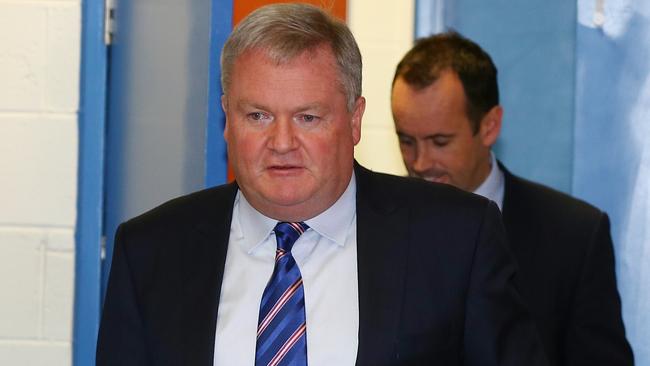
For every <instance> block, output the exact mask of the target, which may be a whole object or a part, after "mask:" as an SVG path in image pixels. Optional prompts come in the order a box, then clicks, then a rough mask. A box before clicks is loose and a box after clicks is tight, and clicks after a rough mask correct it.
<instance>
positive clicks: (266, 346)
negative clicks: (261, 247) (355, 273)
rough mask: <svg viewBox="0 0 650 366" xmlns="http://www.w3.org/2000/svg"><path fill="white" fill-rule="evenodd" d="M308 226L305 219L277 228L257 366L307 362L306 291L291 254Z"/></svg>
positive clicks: (260, 322) (259, 329)
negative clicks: (294, 245) (273, 263)
mask: <svg viewBox="0 0 650 366" xmlns="http://www.w3.org/2000/svg"><path fill="white" fill-rule="evenodd" d="M307 229H309V226H307V224H305V223H303V222H298V223H295V222H280V223H278V224H277V225H276V226H275V228H274V229H273V231H274V232H275V237H276V240H277V244H278V247H277V250H276V252H275V267H274V268H273V274H272V275H271V279H270V280H269V283H268V284H267V285H266V288H265V289H264V294H263V295H262V303H261V305H260V315H259V320H258V323H257V324H258V325H257V346H256V350H255V366H276V365H292V366H293V365H295V366H298V365H300V366H303V365H304V366H306V365H307V331H306V329H307V328H306V318H305V293H304V291H303V287H302V275H301V274H300V269H299V268H298V264H296V261H295V260H294V259H293V256H292V255H291V248H292V247H293V244H294V243H295V242H296V240H298V238H299V237H300V235H302V233H304V232H305V231H306V230H307Z"/></svg>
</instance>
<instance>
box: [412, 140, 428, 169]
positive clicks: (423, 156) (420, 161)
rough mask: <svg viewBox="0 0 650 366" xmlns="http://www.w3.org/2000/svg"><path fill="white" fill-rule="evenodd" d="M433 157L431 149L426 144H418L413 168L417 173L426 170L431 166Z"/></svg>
mask: <svg viewBox="0 0 650 366" xmlns="http://www.w3.org/2000/svg"><path fill="white" fill-rule="evenodd" d="M432 160H433V159H432V157H431V155H430V151H429V150H428V149H427V148H426V146H424V144H418V146H417V147H416V149H415V159H414V160H413V166H412V170H413V171H414V172H416V173H423V172H426V171H427V170H429V169H430V168H431V165H432Z"/></svg>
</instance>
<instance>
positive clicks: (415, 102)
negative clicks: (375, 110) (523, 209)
mask: <svg viewBox="0 0 650 366" xmlns="http://www.w3.org/2000/svg"><path fill="white" fill-rule="evenodd" d="M391 106H392V109H393V119H394V121H395V128H396V131H397V135H398V138H399V144H400V149H401V152H402V158H403V159H404V165H405V166H406V169H407V170H408V172H409V175H411V176H413V177H420V178H424V179H426V180H428V181H432V182H440V183H447V184H451V185H454V186H456V187H459V188H461V189H464V190H466V191H470V192H471V191H474V190H475V189H476V188H478V186H479V185H480V184H481V183H482V182H483V181H484V180H485V178H487V176H488V174H489V172H490V146H491V145H492V144H493V143H494V141H495V140H496V138H497V136H498V133H499V129H500V126H501V108H500V107H494V108H493V110H492V111H490V112H488V114H487V115H486V116H485V117H484V118H483V121H481V128H480V131H478V133H474V132H473V130H472V125H471V124H470V121H469V118H468V117H467V113H466V108H465V92H464V89H463V85H462V84H461V82H460V80H459V79H458V77H457V76H456V74H455V73H454V72H453V71H443V72H442V73H441V74H440V77H439V78H438V79H437V80H436V81H435V82H434V83H433V84H432V85H430V86H428V87H426V88H425V89H422V90H416V89H414V88H412V87H411V86H409V85H408V84H406V83H405V82H404V80H403V79H402V78H398V79H397V80H396V81H395V85H394V86H393V91H392V97H391ZM495 118H498V123H497V125H495V123H496V122H497V121H495V120H494V119H495ZM495 127H496V128H495Z"/></svg>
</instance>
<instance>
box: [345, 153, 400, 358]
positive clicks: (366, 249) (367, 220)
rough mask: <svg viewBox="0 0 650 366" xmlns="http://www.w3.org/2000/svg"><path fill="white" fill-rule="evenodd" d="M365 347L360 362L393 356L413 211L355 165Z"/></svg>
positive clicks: (362, 344) (361, 324)
mask: <svg viewBox="0 0 650 366" xmlns="http://www.w3.org/2000/svg"><path fill="white" fill-rule="evenodd" d="M355 174H356V179H357V262H358V276H359V280H358V281H359V349H358V353H357V364H359V365H374V364H384V363H386V362H387V361H388V360H390V358H391V357H392V354H393V350H394V346H395V342H396V339H397V338H396V336H397V333H398V330H399V329H398V325H399V322H400V318H399V317H400V313H401V311H400V310H401V303H402V299H403V296H404V293H403V289H404V276H405V271H406V268H405V267H406V254H407V251H408V241H407V240H408V237H409V236H408V224H407V219H408V213H407V212H406V209H405V208H404V207H400V205H399V203H398V202H396V201H395V200H394V199H391V197H386V195H385V191H382V190H381V187H377V186H376V182H375V180H376V177H375V176H374V173H372V172H370V171H368V170H366V169H364V168H362V167H361V166H359V165H358V164H357V165H356V166H355Z"/></svg>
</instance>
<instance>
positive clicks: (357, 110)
mask: <svg viewBox="0 0 650 366" xmlns="http://www.w3.org/2000/svg"><path fill="white" fill-rule="evenodd" d="M365 110H366V98H364V97H359V98H357V101H356V102H355V103H354V110H353V111H352V121H351V123H352V140H353V141H354V144H355V145H356V144H358V143H359V141H361V120H362V119H363V112H364V111H365Z"/></svg>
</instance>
